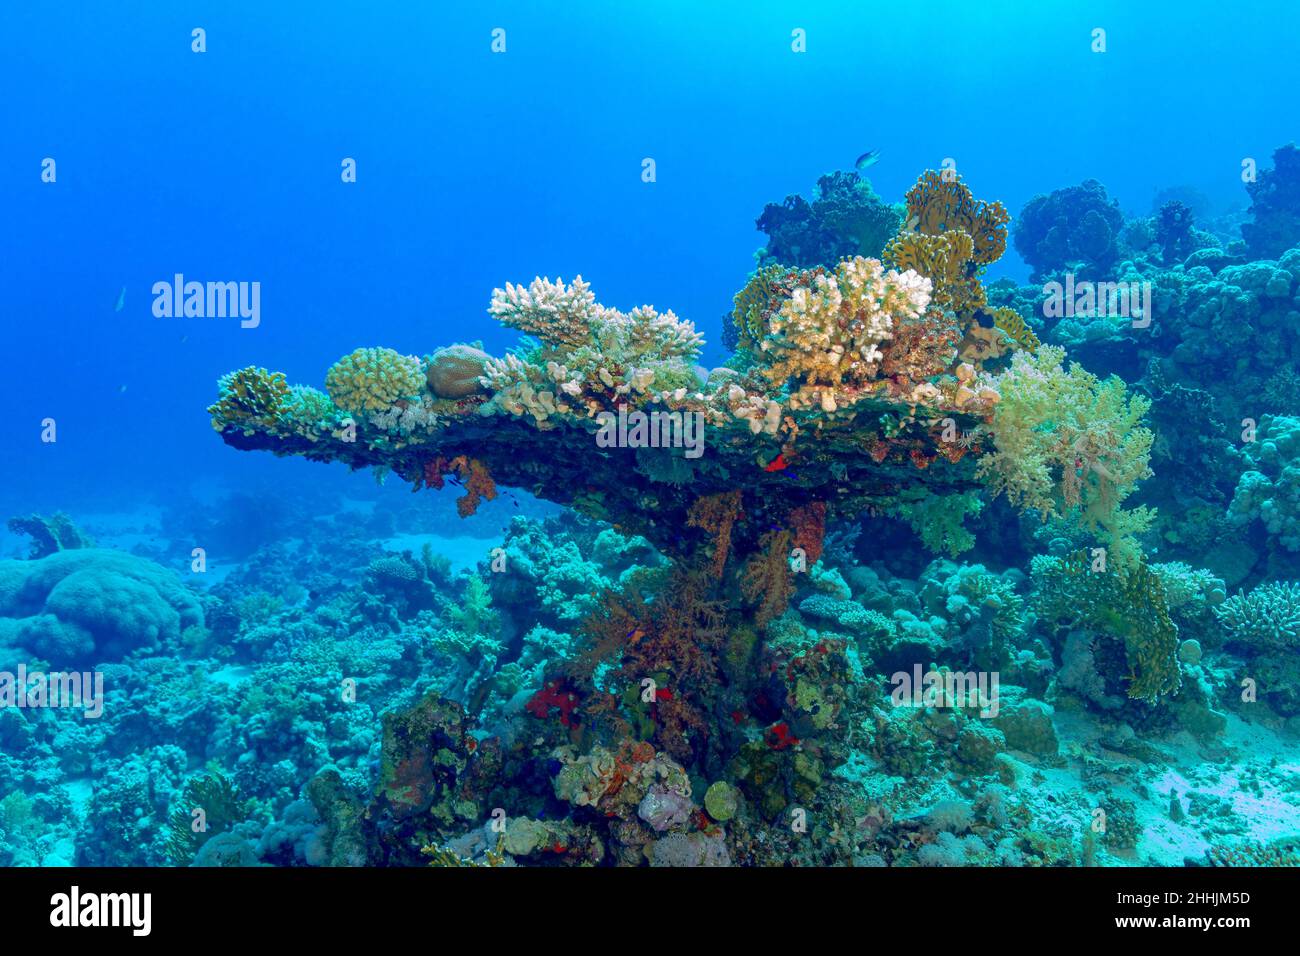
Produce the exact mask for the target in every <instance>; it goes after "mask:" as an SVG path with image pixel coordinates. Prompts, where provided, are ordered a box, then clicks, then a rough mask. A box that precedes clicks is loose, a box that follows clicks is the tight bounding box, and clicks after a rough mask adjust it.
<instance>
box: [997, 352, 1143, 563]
mask: <svg viewBox="0 0 1300 956" xmlns="http://www.w3.org/2000/svg"><path fill="white" fill-rule="evenodd" d="M1064 358H1065V352H1064V350H1062V349H1058V348H1053V347H1045V348H1042V349H1040V350H1039V351H1038V352H1037V353H1036V354H1030V353H1027V352H1017V353H1016V354H1015V356H1014V357H1013V358H1012V363H1011V368H1010V369H1008V370H1007V371H1006V372H1004V373H1003V374H1002V375H1000V376H998V377H997V379H996V383H997V389H998V391H999V393H1000V394H1001V396H1002V400H1001V401H1000V402H999V403H998V405H997V408H996V409H995V411H994V414H993V420H992V423H991V424H990V426H989V430H990V432H991V433H992V436H993V441H994V445H995V450H994V452H993V453H992V454H989V455H985V456H984V457H983V458H981V459H980V463H979V470H978V473H979V474H980V475H981V477H983V478H985V480H986V481H987V482H988V484H989V487H990V488H991V489H992V491H993V493H994V494H995V495H997V494H1003V493H1004V494H1006V496H1007V498H1008V500H1010V502H1011V503H1012V504H1013V505H1015V506H1016V507H1018V508H1021V509H1027V508H1034V509H1037V510H1038V511H1040V512H1041V513H1042V514H1043V515H1044V516H1045V517H1051V516H1056V515H1060V514H1067V513H1068V514H1075V513H1077V514H1078V516H1079V517H1080V519H1081V521H1082V523H1083V525H1084V526H1085V527H1087V528H1090V529H1092V530H1094V531H1098V532H1102V533H1104V534H1105V536H1106V539H1107V541H1108V542H1109V544H1110V546H1111V548H1112V549H1113V551H1114V558H1115V559H1116V560H1118V561H1120V562H1128V563H1132V562H1133V561H1135V560H1136V558H1137V555H1138V549H1137V544H1136V540H1135V536H1136V535H1137V534H1139V533H1141V532H1142V531H1144V530H1145V529H1146V527H1147V525H1148V524H1149V523H1150V521H1151V518H1152V515H1151V513H1150V512H1149V510H1147V509H1146V508H1141V507H1139V508H1136V509H1133V510H1131V511H1126V510H1125V509H1124V508H1123V507H1122V505H1123V502H1124V501H1125V499H1126V498H1128V496H1129V495H1130V494H1132V493H1133V491H1134V489H1135V487H1136V485H1137V483H1138V482H1139V481H1141V480H1142V479H1143V478H1146V477H1148V476H1149V475H1150V473H1151V470H1150V467H1149V461H1150V454H1151V443H1152V441H1153V439H1154V436H1153V435H1152V433H1151V431H1150V430H1149V429H1147V428H1145V427H1143V426H1142V425H1141V421H1142V417H1143V416H1144V415H1145V414H1146V412H1147V409H1148V407H1149V402H1148V401H1147V399H1145V398H1144V397H1142V396H1140V395H1132V396H1129V395H1128V394H1127V391H1126V389H1125V387H1124V383H1123V381H1122V380H1120V379H1119V378H1117V377H1113V376H1112V377H1111V378H1109V379H1107V380H1106V381H1101V380H1099V379H1098V378H1097V377H1096V376H1095V375H1092V374H1090V373H1089V372H1087V371H1086V370H1085V369H1083V368H1082V367H1081V366H1080V365H1078V364H1077V363H1075V364H1073V365H1071V366H1070V367H1069V368H1068V370H1067V369H1066V368H1064V367H1063V366H1062V362H1063V360H1064Z"/></svg>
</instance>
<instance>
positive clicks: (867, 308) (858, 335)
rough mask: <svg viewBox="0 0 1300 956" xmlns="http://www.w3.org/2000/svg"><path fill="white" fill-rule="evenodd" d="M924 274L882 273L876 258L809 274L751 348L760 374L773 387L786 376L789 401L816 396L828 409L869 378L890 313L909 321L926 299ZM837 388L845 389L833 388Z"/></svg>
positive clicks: (801, 402)
mask: <svg viewBox="0 0 1300 956" xmlns="http://www.w3.org/2000/svg"><path fill="white" fill-rule="evenodd" d="M930 288H931V285H930V280H929V279H927V278H925V277H924V276H921V275H918V274H917V273H915V272H913V271H911V270H908V271H906V272H898V271H894V270H891V271H889V272H886V271H885V267H884V266H883V265H882V264H881V263H880V260H878V259H864V258H862V257H861V256H856V257H854V258H852V259H845V260H844V261H843V262H841V263H840V264H839V265H838V266H836V267H835V271H834V273H831V274H814V275H813V276H812V281H811V282H810V283H809V284H807V285H799V286H796V287H795V288H794V290H793V291H792V292H791V294H790V297H789V298H788V299H786V300H785V301H784V302H782V303H781V307H780V309H778V310H777V311H776V312H774V313H773V314H772V315H771V317H770V318H769V320H768V334H767V335H766V336H765V337H764V338H763V340H762V342H760V343H759V347H760V348H761V349H762V351H763V352H764V353H765V354H766V356H767V357H768V364H767V365H765V366H763V367H762V369H761V372H762V374H763V375H764V376H766V377H767V379H768V380H769V381H770V382H772V384H774V385H776V386H778V387H780V386H782V385H784V384H786V382H787V381H793V383H794V386H795V388H794V391H793V392H792V394H791V396H790V406H791V407H792V408H799V407H804V406H808V405H811V404H813V403H814V402H818V401H819V402H820V403H821V407H822V409H823V410H824V411H826V412H833V411H835V410H836V408H838V407H839V404H840V402H841V401H846V402H850V403H851V402H852V401H853V400H854V399H855V398H856V397H857V396H856V395H853V394H851V393H846V391H845V388H847V389H859V390H860V389H861V388H862V387H863V386H865V385H867V384H868V383H870V382H871V381H872V380H873V379H875V378H876V377H877V373H878V371H879V368H880V361H881V359H882V358H883V355H882V353H881V351H880V344H881V343H882V342H884V341H885V340H887V339H889V338H890V337H891V336H892V334H893V331H892V330H893V324H894V320H895V319H915V318H917V317H919V316H920V315H921V313H923V312H924V311H925V310H926V307H927V306H928V305H929V303H930ZM841 386H844V387H845V388H841Z"/></svg>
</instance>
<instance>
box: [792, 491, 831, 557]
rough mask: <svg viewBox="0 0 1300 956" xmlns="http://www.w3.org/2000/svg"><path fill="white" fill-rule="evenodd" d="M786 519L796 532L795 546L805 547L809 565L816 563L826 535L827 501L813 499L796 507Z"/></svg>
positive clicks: (820, 554)
mask: <svg viewBox="0 0 1300 956" xmlns="http://www.w3.org/2000/svg"><path fill="white" fill-rule="evenodd" d="M786 520H787V522H788V524H789V525H790V529H791V530H792V531H793V532H794V546H795V547H796V548H802V549H803V552H804V556H805V557H806V558H807V560H808V565H809V567H811V566H812V565H814V564H816V563H817V561H818V559H819V558H821V556H822V539H823V538H825V537H826V502H824V501H813V502H810V503H809V504H806V505H803V506H801V507H798V508H795V509H793V510H792V511H791V512H790V514H789V516H788V517H787V519H786Z"/></svg>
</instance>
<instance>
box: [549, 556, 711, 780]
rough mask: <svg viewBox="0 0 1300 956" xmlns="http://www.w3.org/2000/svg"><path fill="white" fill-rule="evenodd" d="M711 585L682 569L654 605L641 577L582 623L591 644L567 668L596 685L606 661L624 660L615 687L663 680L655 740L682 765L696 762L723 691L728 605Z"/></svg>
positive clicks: (612, 676)
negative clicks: (715, 697)
mask: <svg viewBox="0 0 1300 956" xmlns="http://www.w3.org/2000/svg"><path fill="white" fill-rule="evenodd" d="M712 588H713V585H712V583H711V581H710V580H709V579H707V578H706V577H705V576H704V575H702V574H700V573H694V574H692V573H689V572H683V571H676V572H674V573H672V574H671V575H670V576H669V577H668V578H667V580H666V582H665V583H664V584H663V586H662V587H660V589H659V591H658V593H657V594H656V595H655V597H654V598H653V599H650V600H647V599H646V596H645V594H644V592H643V591H642V589H641V586H640V582H638V581H636V580H635V579H634V580H633V581H631V582H629V584H628V585H627V586H626V587H625V589H624V590H623V591H622V592H615V591H610V592H606V594H605V595H604V596H603V597H602V598H601V602H600V607H599V608H598V609H597V610H596V611H595V612H594V613H593V614H591V615H590V616H589V617H587V618H586V619H585V620H584V621H583V622H582V631H583V635H584V637H585V639H586V641H587V646H586V648H585V649H584V650H583V651H582V652H581V653H580V654H579V656H578V657H577V659H575V661H574V662H573V663H572V664H571V665H570V666H569V668H568V669H569V671H570V673H572V674H573V675H575V677H576V678H577V679H578V680H581V681H589V680H590V679H591V675H592V674H593V673H594V672H595V670H596V668H597V667H598V666H599V665H600V663H601V662H602V661H606V660H608V659H610V658H612V657H615V656H617V657H618V658H619V660H618V663H617V665H616V666H615V667H614V668H613V669H612V670H611V671H610V672H609V674H608V683H609V686H612V687H632V688H635V687H637V686H639V685H640V683H641V681H642V680H644V679H646V678H647V677H654V676H655V675H659V684H660V686H659V687H658V689H657V691H656V695H655V701H654V705H653V706H654V718H655V724H656V731H655V740H656V741H657V742H658V744H659V746H660V747H661V749H663V750H665V751H667V752H668V753H671V754H672V755H673V756H674V757H677V758H678V759H681V760H689V759H690V758H691V751H692V749H693V746H694V744H693V742H692V741H693V740H694V741H698V740H700V739H701V737H702V735H703V733H704V732H705V731H706V730H707V727H708V722H707V720H706V719H705V718H704V714H706V713H708V711H709V709H710V705H711V700H712V695H713V694H714V693H716V691H717V688H718V686H719V681H718V657H719V654H720V653H721V650H722V648H723V645H724V644H725V642H726V640H727V635H728V629H727V622H726V605H725V603H724V602H722V601H720V600H717V599H715V598H714V597H713V596H712V593H711V592H712ZM611 663H613V662H612V661H611ZM690 731H696V734H694V735H690V734H689V732H690Z"/></svg>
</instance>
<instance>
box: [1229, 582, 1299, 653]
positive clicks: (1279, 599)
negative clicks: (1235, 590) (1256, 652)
mask: <svg viewBox="0 0 1300 956" xmlns="http://www.w3.org/2000/svg"><path fill="white" fill-rule="evenodd" d="M1214 614H1215V616H1216V617H1217V618H1218V619H1219V624H1220V626H1222V627H1223V629H1224V631H1226V632H1227V634H1228V639H1229V640H1231V641H1235V642H1237V643H1239V644H1244V645H1247V646H1253V647H1257V648H1276V649H1282V648H1288V649H1297V648H1300V584H1297V583H1296V582H1294V581H1289V582H1285V583H1274V584H1264V585H1261V586H1260V587H1257V588H1255V589H1254V590H1253V591H1250V592H1248V593H1242V594H1234V595H1233V596H1232V597H1230V598H1228V599H1227V600H1226V601H1224V602H1223V603H1222V604H1221V605H1219V606H1218V607H1216V608H1214Z"/></svg>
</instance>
